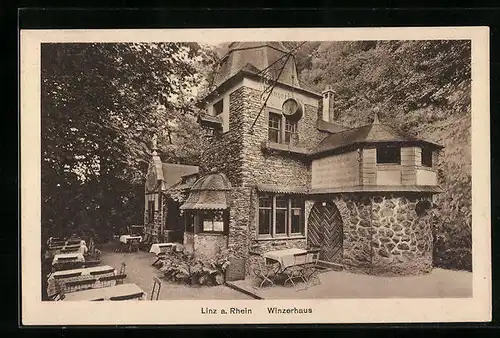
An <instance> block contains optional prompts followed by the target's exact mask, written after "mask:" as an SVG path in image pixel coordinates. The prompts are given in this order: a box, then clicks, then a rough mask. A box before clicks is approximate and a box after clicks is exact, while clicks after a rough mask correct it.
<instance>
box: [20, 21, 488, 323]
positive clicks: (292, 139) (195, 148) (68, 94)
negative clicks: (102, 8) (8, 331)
mask: <svg viewBox="0 0 500 338" xmlns="http://www.w3.org/2000/svg"><path fill="white" fill-rule="evenodd" d="M294 30H295V29H294ZM294 30H291V29H284V30H276V32H274V33H275V34H266V33H265V32H263V31H259V33H258V34H257V33H256V34H249V33H245V30H227V31H228V32H227V34H224V31H225V30H213V31H215V32H212V33H211V32H209V31H205V33H204V34H201V32H199V31H198V32H197V30H193V31H194V32H192V34H187V33H186V35H185V39H184V40H183V39H182V32H177V34H172V35H170V36H169V34H168V33H167V34H163V35H161V34H158V31H157V32H154V33H152V35H150V36H148V35H147V34H143V35H137V37H138V38H137V39H135V38H134V39H132V40H129V41H127V40H126V39H125V40H124V39H122V37H123V36H127V35H122V36H120V38H117V39H115V40H114V41H113V39H109V41H105V40H97V39H95V40H92V36H93V37H96V36H99V35H97V34H95V33H94V35H91V36H90V38H82V37H85V36H86V35H84V33H82V34H81V35H78V34H75V33H74V32H70V33H67V34H66V33H64V32H57V31H56V32H55V35H54V37H55V38H50V34H49V33H46V35H40V36H39V37H37V38H36V39H35V40H36V50H34V56H31V58H32V60H36V62H37V66H36V70H35V68H33V70H34V72H31V73H30V75H29V77H28V75H26V76H25V75H24V74H25V72H24V69H23V66H26V68H30V67H33V63H28V62H27V63H23V62H21V73H22V74H23V75H22V78H23V79H27V80H26V81H25V82H27V81H28V80H30V81H33V83H30V85H29V88H28V87H26V86H22V88H23V89H25V88H26V89H25V90H24V91H25V95H26V96H23V95H22V96H21V101H22V102H23V99H26V100H30V101H31V100H34V101H35V102H33V103H30V106H31V107H35V108H36V109H38V113H36V112H35V111H31V110H29V111H28V109H25V110H24V111H23V109H21V115H22V118H23V121H24V119H30V122H28V123H25V128H26V126H27V125H28V126H30V125H31V126H32V128H34V129H32V132H29V134H31V135H27V134H26V133H23V134H22V140H25V139H27V137H28V138H30V141H27V140H26V142H25V145H26V147H29V148H30V150H29V151H30V152H31V153H32V154H34V153H35V152H36V154H35V156H37V158H38V162H37V163H38V165H39V166H38V168H31V169H30V170H31V171H33V170H34V171H35V172H36V171H38V172H37V174H36V175H34V176H33V177H31V178H29V179H28V180H31V181H33V182H34V181H36V182H37V184H38V186H37V187H39V188H37V189H38V191H37V194H39V195H38V197H37V198H39V199H38V200H36V199H35V200H33V201H32V202H29V203H28V202H26V203H28V204H29V205H30V206H29V207H28V208H30V209H31V208H34V207H36V208H38V209H37V210H36V211H32V215H33V216H32V217H31V218H24V217H23V221H25V222H24V223H23V224H22V234H23V238H22V243H23V250H24V245H26V246H27V247H28V246H29V248H30V249H29V250H30V251H29V253H28V251H26V252H25V251H23V253H24V255H23V261H22V265H23V276H22V278H23V280H25V278H26V275H29V279H30V281H29V282H25V283H29V288H30V293H29V295H28V294H27V293H25V294H24V293H23V295H24V296H23V298H26V297H35V298H32V299H28V298H26V299H23V304H25V307H29V305H28V303H36V304H37V306H40V304H42V305H43V304H46V305H47V306H50V309H54V310H55V311H56V310H57V309H58V308H59V307H61V309H62V308H64V307H65V306H69V308H73V309H75V307H71V306H72V305H70V304H73V303H76V304H80V306H82V304H89V305H85V306H89V307H93V306H94V305H92V304H94V303H87V302H88V301H101V304H103V303H105V304H109V306H115V305H114V304H117V303H116V302H114V301H125V300H128V301H132V302H126V304H127V305H130V307H131V308H135V307H136V306H137V309H139V308H143V307H144V306H147V305H144V304H150V305H151V306H155V309H162V308H169V311H171V312H172V311H173V312H175V311H176V307H175V306H174V305H169V304H181V302H182V301H190V302H187V303H184V304H185V305H186V306H188V305H187V304H193V308H194V310H189V312H187V313H186V312H184V313H183V314H184V317H185V318H184V319H185V320H187V321H188V323H195V322H196V323H198V319H195V317H196V318H198V317H199V318H201V319H199V320H201V322H210V321H215V322H217V323H225V322H227V323H229V322H233V321H234V320H236V321H237V322H245V321H247V322H257V323H258V322H270V321H271V322H274V321H277V322H288V321H289V320H292V321H294V319H290V318H295V317H287V316H290V315H292V316H300V317H302V319H301V320H299V321H297V322H302V321H304V320H305V321H309V322H325V321H326V322H336V321H337V320H336V319H334V318H331V317H330V318H326V319H325V318H323V319H318V320H315V319H314V318H313V317H312V316H315V317H320V316H322V315H323V316H324V315H325V313H321V312H324V311H329V310H328V309H329V308H331V307H332V306H333V307H336V306H337V304H340V303H339V302H344V301H346V302H349V301H357V303H356V304H357V305H355V304H354V303H352V305H353V306H352V307H351V308H348V307H346V309H351V310H346V311H348V312H349V311H351V312H349V313H350V314H351V315H354V314H353V313H352V311H356V310H353V309H355V308H356V306H357V308H358V310H357V311H359V312H360V313H361V312H364V311H365V310H367V309H368V308H370V305H366V306H365V304H372V303H373V304H376V302H377V301H379V300H380V301H384V302H388V301H389V302H390V301H391V300H394V301H397V302H398V303H396V305H390V304H393V303H384V305H383V306H382V307H380V311H381V312H383V309H389V310H388V311H390V312H392V313H393V314H397V313H398V311H401V312H404V310H403V309H404V306H403V305H401V304H403V303H402V302H405V301H408V302H412V301H419V302H420V303H419V304H421V305H418V306H415V308H414V309H413V310H412V311H414V312H412V313H414V314H415V313H417V312H418V310H419V309H420V310H422V308H423V307H428V308H432V306H431V305H424V304H425V302H429V303H428V304H432V303H431V302H435V303H434V304H439V305H436V306H435V310H439V309H441V310H442V311H451V310H453V309H454V310H455V311H459V310H462V311H465V312H467V310H466V309H463V308H462V309H460V308H458V309H457V308H456V307H457V304H467V303H450V304H451V306H450V307H449V308H448V309H451V310H444V307H445V305H446V304H445V303H444V302H445V301H450V302H454V301H455V302H471V304H476V305H477V306H481V310H482V312H477V313H478V315H479V313H481V315H482V316H483V317H484V316H487V313H488V309H489V305H488V297H490V294H489V292H490V290H489V287H490V286H489V285H490V280H489V278H490V276H489V273H490V272H489V269H490V261H489V260H490V253H489V236H490V234H489V231H490V224H489V219H487V218H488V217H486V214H481V215H483V216H482V217H484V218H483V219H481V218H479V220H480V221H482V223H481V224H480V225H479V224H476V221H473V218H474V217H476V215H477V216H479V215H480V213H481V212H483V213H484V210H485V208H486V212H487V213H489V197H488V196H489V191H483V193H481V191H479V192H476V193H475V194H478V193H479V194H480V195H481V194H482V196H484V197H483V200H484V205H483V206H482V207H483V209H482V211H479V212H477V211H474V212H473V209H474V208H473V203H472V202H473V194H474V189H473V185H472V178H473V167H472V163H473V162H474V165H475V166H476V168H475V170H480V171H479V173H477V174H474V180H476V178H477V179H478V182H479V181H480V177H483V178H484V179H486V180H487V181H486V182H485V183H486V184H482V185H481V186H482V187H483V189H485V188H487V189H489V181H488V180H489V171H488V169H487V168H489V163H488V162H483V164H481V162H479V161H485V160H488V157H489V153H487V154H486V156H483V157H482V158H481V157H479V158H476V156H477V152H473V150H472V149H473V148H472V143H473V142H472V139H473V138H474V137H479V138H481V140H480V142H483V143H484V144H485V145H486V147H489V144H488V143H489V139H488V135H489V131H488V130H489V129H484V130H480V129H479V130H478V129H476V130H474V128H473V127H474V126H473V124H474V122H473V121H474V119H473V115H474V114H475V116H479V117H478V119H482V120H480V122H479V123H477V124H476V127H475V128H477V127H479V128H489V122H488V115H489V110H485V109H484V107H486V109H489V108H488V102H484V100H486V99H488V97H487V96H486V99H485V97H484V95H483V94H481V93H479V95H483V96H478V97H477V98H474V100H478V99H479V100H480V101H483V103H482V106H481V105H476V106H474V104H473V81H472V80H473V76H474V74H476V76H477V74H478V71H477V70H476V72H474V69H473V67H477V65H478V64H479V63H475V62H473V39H472V37H470V36H472V35H473V34H472V33H470V32H469V31H465V30H464V31H463V32H462V33H463V34H462V36H460V34H457V35H458V37H457V36H453V35H450V32H452V31H451V30H449V31H448V33H449V38H446V35H445V34H442V31H438V32H437V33H438V34H436V35H437V36H433V35H432V34H422V32H420V33H419V31H418V29H415V38H409V37H410V35H408V38H404V36H405V35H404V34H399V35H398V34H393V35H395V37H391V34H389V33H386V34H385V35H383V30H381V29H363V30H358V33H359V34H357V35H356V34H354V36H353V38H352V39H349V38H345V37H346V36H347V37H349V35H346V34H342V35H340V34H336V32H335V29H331V30H319V32H318V34H314V33H313V32H314V31H315V30H314V29H310V30H309V31H310V33H311V34H305V33H306V31H308V30H304V34H295V33H294ZM408 30H409V32H412V30H411V29H408ZM471 30H472V31H473V32H475V33H478V34H476V35H474V36H476V37H477V36H479V37H481V38H483V40H484V36H486V41H487V34H488V32H487V30H486V31H485V30H481V29H479V30H476V31H474V29H473V28H471ZM266 31H267V30H266ZM271 31H273V30H271ZM296 31H300V30H299V29H296ZM371 31H373V32H381V34H378V35H377V34H375V35H370V34H365V36H366V38H363V32H366V33H370V32H371ZM87 32H90V31H87ZM160 32H161V30H160ZM167 32H168V30H167ZM457 32H460V31H457ZM26 33H33V32H26ZM35 33H36V32H35ZM35 33H33V36H34V35H35ZM108 33H109V32H108ZM123 33H125V32H123ZM244 33H245V34H244ZM272 33H273V32H272ZM320 33H322V34H320ZM431 33H432V32H431ZM479 33H480V34H479ZM65 34H66V35H65ZM440 34H441V35H440ZM467 34H469V37H468V36H467ZM26 36H30V35H28V34H26ZM105 36H113V35H112V34H111V33H109V34H108V35H105ZM116 36H117V37H118V36H119V35H116ZM129 36H130V35H129ZM161 36H163V37H164V38H163V39H158V37H161ZM172 36H173V37H174V38H171V37H172ZM47 37H49V38H48V39H47ZM57 37H67V38H63V39H59V40H58V39H57ZM75 37H76V38H75ZM141 37H146V38H144V39H141ZM197 37H198V39H197ZM229 37H232V38H233V39H229ZM238 37H240V40H238V39H236V38H238ZM328 37H330V38H328ZM26 40H27V38H26ZM226 40H227V41H226ZM233 40H234V41H233ZM261 40H270V41H261ZM483 40H480V42H482V41H483ZM34 45H35V44H34ZM477 45H478V44H476V46H477ZM479 51H480V52H481V53H484V55H482V58H483V59H480V58H476V59H475V60H486V61H487V53H488V49H487V44H486V45H481V48H480V49H479ZM476 53H477V51H476ZM23 55H24V54H23ZM37 58H38V60H37ZM482 64H483V65H484V64H485V65H486V67H487V62H483V63H482ZM486 70H487V68H486ZM483 76H484V77H486V78H484V77H483V78H479V79H477V81H476V78H475V79H474V81H476V82H477V85H482V84H486V86H487V85H488V78H487V76H488V74H487V73H483ZM30 88H32V89H33V90H35V91H37V92H36V95H34V96H33V94H32V95H31V96H30V97H29V98H28V97H27V96H28V95H29V94H28V90H29V89H30ZM484 92H489V90H488V87H485V88H484ZM30 93H31V92H30ZM475 93H476V94H478V91H477V90H476V92H475ZM35 98H36V100H35ZM488 100H489V99H488ZM22 107H23V106H22ZM473 107H478V108H473ZM473 111H474V112H473ZM28 115H29V117H28ZM35 121H36V122H35ZM484 121H486V123H484ZM24 130H27V129H24ZM474 135H476V136H474ZM27 142H36V143H29V144H28V143H27ZM480 142H476V143H475V144H474V145H475V146H478V145H480ZM487 149H488V148H486V150H487ZM473 157H474V161H473ZM23 164H25V163H24V162H23ZM30 167H31V166H30ZM481 167H482V171H481ZM23 178H24V176H23ZM24 181H25V182H26V180H24ZM474 183H475V184H476V182H474ZM476 187H477V185H476ZM33 188H34V187H32V186H30V188H29V189H33ZM476 189H477V188H476ZM31 198H35V197H31ZM33 202H36V203H33ZM474 207H476V205H474ZM26 211H27V209H26V208H24V211H23V213H24V212H26ZM33 213H34V214H33ZM473 224H474V226H473ZM473 230H474V231H473ZM478 231H479V233H478ZM475 234H478V235H475ZM478 236H479V237H480V239H479V240H477V238H478ZM476 241H478V242H476ZM25 243H26V244H25ZM28 243H29V245H28ZM473 247H474V250H473ZM478 247H480V249H477V248H478ZM35 255H37V256H36V257H35ZM478 255H482V256H478ZM27 256H29V261H30V262H29V263H26V260H27V259H28V258H27ZM478 260H479V261H482V263H480V264H483V265H481V266H479V267H478V266H477V265H476V264H477V262H478ZM27 265H29V266H30V267H32V268H34V269H36V270H37V272H35V271H32V270H31V268H30V269H29V270H28V268H27V267H26V270H25V269H24V267H25V266H27ZM36 267H39V268H38V269H37V268H36ZM31 279H36V280H37V281H36V283H34V282H33V281H31ZM478 279H481V280H482V282H481V283H482V284H478V283H476V281H477V280H478ZM25 283H23V287H26V285H27V284H25ZM32 283H34V284H32ZM481 285H482V288H481V289H479V288H480V287H481ZM23 292H24V291H23ZM481 294H486V295H485V296H482V298H481V301H478V300H477V297H478V296H480V295H481ZM139 301H144V302H139ZM164 301H167V302H164ZM175 301H181V302H177V303H175ZM194 301H196V302H197V303H194ZM256 301H257V302H256ZM290 301H291V302H290ZM82 302H83V303H82ZM219 302H221V303H220V304H224V305H217V304H218V303H219ZM286 302H288V303H286ZM478 302H479V303H478ZM118 304H121V303H118ZM154 304H157V305H158V307H156V306H157V305H154ZM160 304H163V307H162V306H161V305H160ZM258 304H265V305H263V306H262V307H260V305H258ZM314 304H318V307H317V308H315V305H314ZM397 304H399V305H397ZM453 304H455V305H453ZM61 305H62V306H61ZM320 305H321V310H320V307H319V306H320ZM75 306H78V305H75ZM116 306H119V305H116ZM189 306H190V305H189ZM256 306H259V307H256ZM373 306H374V307H375V305H373ZM363 307H366V309H363ZM96 308H98V309H99V310H96V312H94V314H95V315H96V316H95V317H97V314H98V313H99V311H102V313H106V310H105V309H109V308H108V307H104V306H101V307H100V308H99V305H96ZM118 308H119V307H118ZM127 308H128V307H127ZM177 309H178V310H177V311H178V312H182V310H180V309H181V308H180V307H179V308H177ZM61 311H62V310H61ZM160 311H161V310H160ZM370 311H373V308H372V310H370ZM138 312H139V310H138ZM337 312H342V311H337ZM139 313H140V312H139ZM446 314H447V312H446V313H445V315H446ZM33 315H35V314H33ZM38 315H40V316H41V314H40V313H38ZM464 315H465V316H467V314H464ZM35 316H36V315H35ZM64 316H65V318H66V320H68V318H72V319H73V320H74V321H75V322H77V323H80V319H79V318H77V317H78V316H73V317H70V314H65V315H64ZM127 316H128V315H127ZM142 316H143V317H147V316H145V315H144V314H143V315H142ZM178 316H182V313H179V314H178ZM189 316H194V317H193V319H192V321H190V319H188V318H189ZM221 316H222V318H221ZM224 316H225V317H224ZM245 316H247V318H245ZM252 316H254V317H255V316H257V317H255V318H253V317H252ZM262 316H266V317H267V318H266V319H264V320H262V319H259V318H260V317H262ZM304 316H309V317H307V318H306V317H304ZM332 316H334V315H332ZM376 316H377V315H376ZM376 316H375V317H376ZM404 316H405V315H402V317H400V318H398V317H397V316H396V315H394V318H393V319H392V321H400V320H403V321H404V320H405V319H404ZM408 316H410V315H408ZM449 316H450V319H449V320H453V319H452V318H454V317H453V315H452V314H449ZM43 317H44V318H47V316H45V315H43ZM110 318H111V317H109V318H108V317H106V318H101V319H96V320H97V321H98V322H103V321H106V320H107V319H110ZM172 318H173V317H170V319H168V318H166V319H165V320H166V321H168V320H173V319H172ZM178 318H181V317H178ZM229 318H231V319H229ZM380 318H382V317H380ZM422 318H423V317H422ZM422 318H418V319H415V320H419V319H420V320H423V321H432V320H433V318H434V317H432V315H429V316H428V317H426V318H423V319H422ZM436 318H437V317H436ZM456 318H457V319H463V318H464V317H462V316H460V315H457V316H456ZM472 319H473V318H472ZM485 319H487V317H485ZM54 320H56V319H52V320H48V321H49V322H50V323H53V321H54ZM86 320H87V319H85V320H84V321H86ZM88 320H89V322H90V319H88ZM110 320H111V319H110ZM137 320H138V321H136V322H134V323H139V322H141V323H142V322H143V321H142V319H141V320H139V318H138V317H137ZM150 320H152V319H151V318H149V319H144V321H145V322H146V323H151V322H150ZM338 320H341V321H344V322H350V321H349V320H343V319H338ZM385 320H386V321H391V320H390V319H385ZM406 320H407V319H406ZM31 321H32V322H36V323H38V321H37V320H36V318H33V319H32V320H31ZM175 321H176V323H180V322H182V320H178V319H176V320H175ZM193 321H194V322H193ZM358 321H370V319H369V317H363V316H362V315H361V314H359V318H358V319H353V320H352V322H358ZM155 323H156V322H155ZM159 323H167V322H159ZM66 324H67V323H66ZM131 324H133V323H131Z"/></svg>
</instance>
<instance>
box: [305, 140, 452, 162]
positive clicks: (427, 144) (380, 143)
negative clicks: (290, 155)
mask: <svg viewBox="0 0 500 338" xmlns="http://www.w3.org/2000/svg"><path fill="white" fill-rule="evenodd" d="M391 145H393V146H401V147H405V146H406V147H412V146H414V147H417V146H420V147H421V146H424V147H429V148H431V149H434V150H441V149H443V148H444V147H443V146H442V145H439V144H437V143H433V142H429V141H424V140H412V141H367V142H354V143H350V144H346V145H343V146H341V147H337V148H332V149H325V150H321V151H314V150H311V151H309V153H308V157H309V159H316V158H321V157H324V156H328V155H334V154H339V153H344V152H347V151H352V150H355V149H359V148H370V147H376V146H391Z"/></svg>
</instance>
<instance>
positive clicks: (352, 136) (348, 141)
mask: <svg viewBox="0 0 500 338" xmlns="http://www.w3.org/2000/svg"><path fill="white" fill-rule="evenodd" d="M379 142H396V143H397V142H417V143H426V144H428V145H431V146H434V147H436V148H442V146H440V145H438V144H435V143H432V142H428V141H424V140H421V139H418V138H416V137H415V136H413V135H410V134H408V133H405V132H403V131H400V130H396V129H395V128H393V127H391V126H389V125H386V124H382V123H379V122H378V119H377V120H376V122H375V123H372V124H370V125H366V126H363V127H359V128H354V129H348V130H344V131H340V132H337V133H333V134H331V135H329V136H327V137H326V138H324V139H323V141H321V142H320V143H319V144H318V145H317V146H316V148H314V149H312V150H311V154H319V153H323V152H326V151H331V150H336V149H340V148H344V147H347V146H350V145H354V144H360V143H379Z"/></svg>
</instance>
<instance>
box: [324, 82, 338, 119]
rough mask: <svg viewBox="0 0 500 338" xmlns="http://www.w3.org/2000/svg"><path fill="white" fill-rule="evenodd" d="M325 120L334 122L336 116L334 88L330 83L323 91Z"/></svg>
mask: <svg viewBox="0 0 500 338" xmlns="http://www.w3.org/2000/svg"><path fill="white" fill-rule="evenodd" d="M322 94H323V121H326V122H333V121H334V120H335V119H336V116H335V114H334V111H333V94H334V92H333V90H332V87H330V86H329V85H328V86H327V87H326V89H325V90H324V91H323V93H322Z"/></svg>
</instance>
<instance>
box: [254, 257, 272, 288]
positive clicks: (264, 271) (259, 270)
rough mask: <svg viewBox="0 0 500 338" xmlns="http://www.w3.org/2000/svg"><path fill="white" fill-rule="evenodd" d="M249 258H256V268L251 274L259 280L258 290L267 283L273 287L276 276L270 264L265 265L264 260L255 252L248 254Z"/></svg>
mask: <svg viewBox="0 0 500 338" xmlns="http://www.w3.org/2000/svg"><path fill="white" fill-rule="evenodd" d="M249 254H250V256H254V257H256V258H257V267H256V268H254V269H253V273H254V274H255V276H256V277H257V278H260V279H261V282H260V284H259V287H258V288H259V289H261V288H262V286H263V285H264V284H265V283H266V282H268V283H269V284H270V286H272V285H274V281H273V278H274V277H275V276H276V269H275V267H274V266H273V265H272V264H267V263H266V259H265V258H264V257H262V255H261V254H259V253H257V252H252V251H251V252H249Z"/></svg>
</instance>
